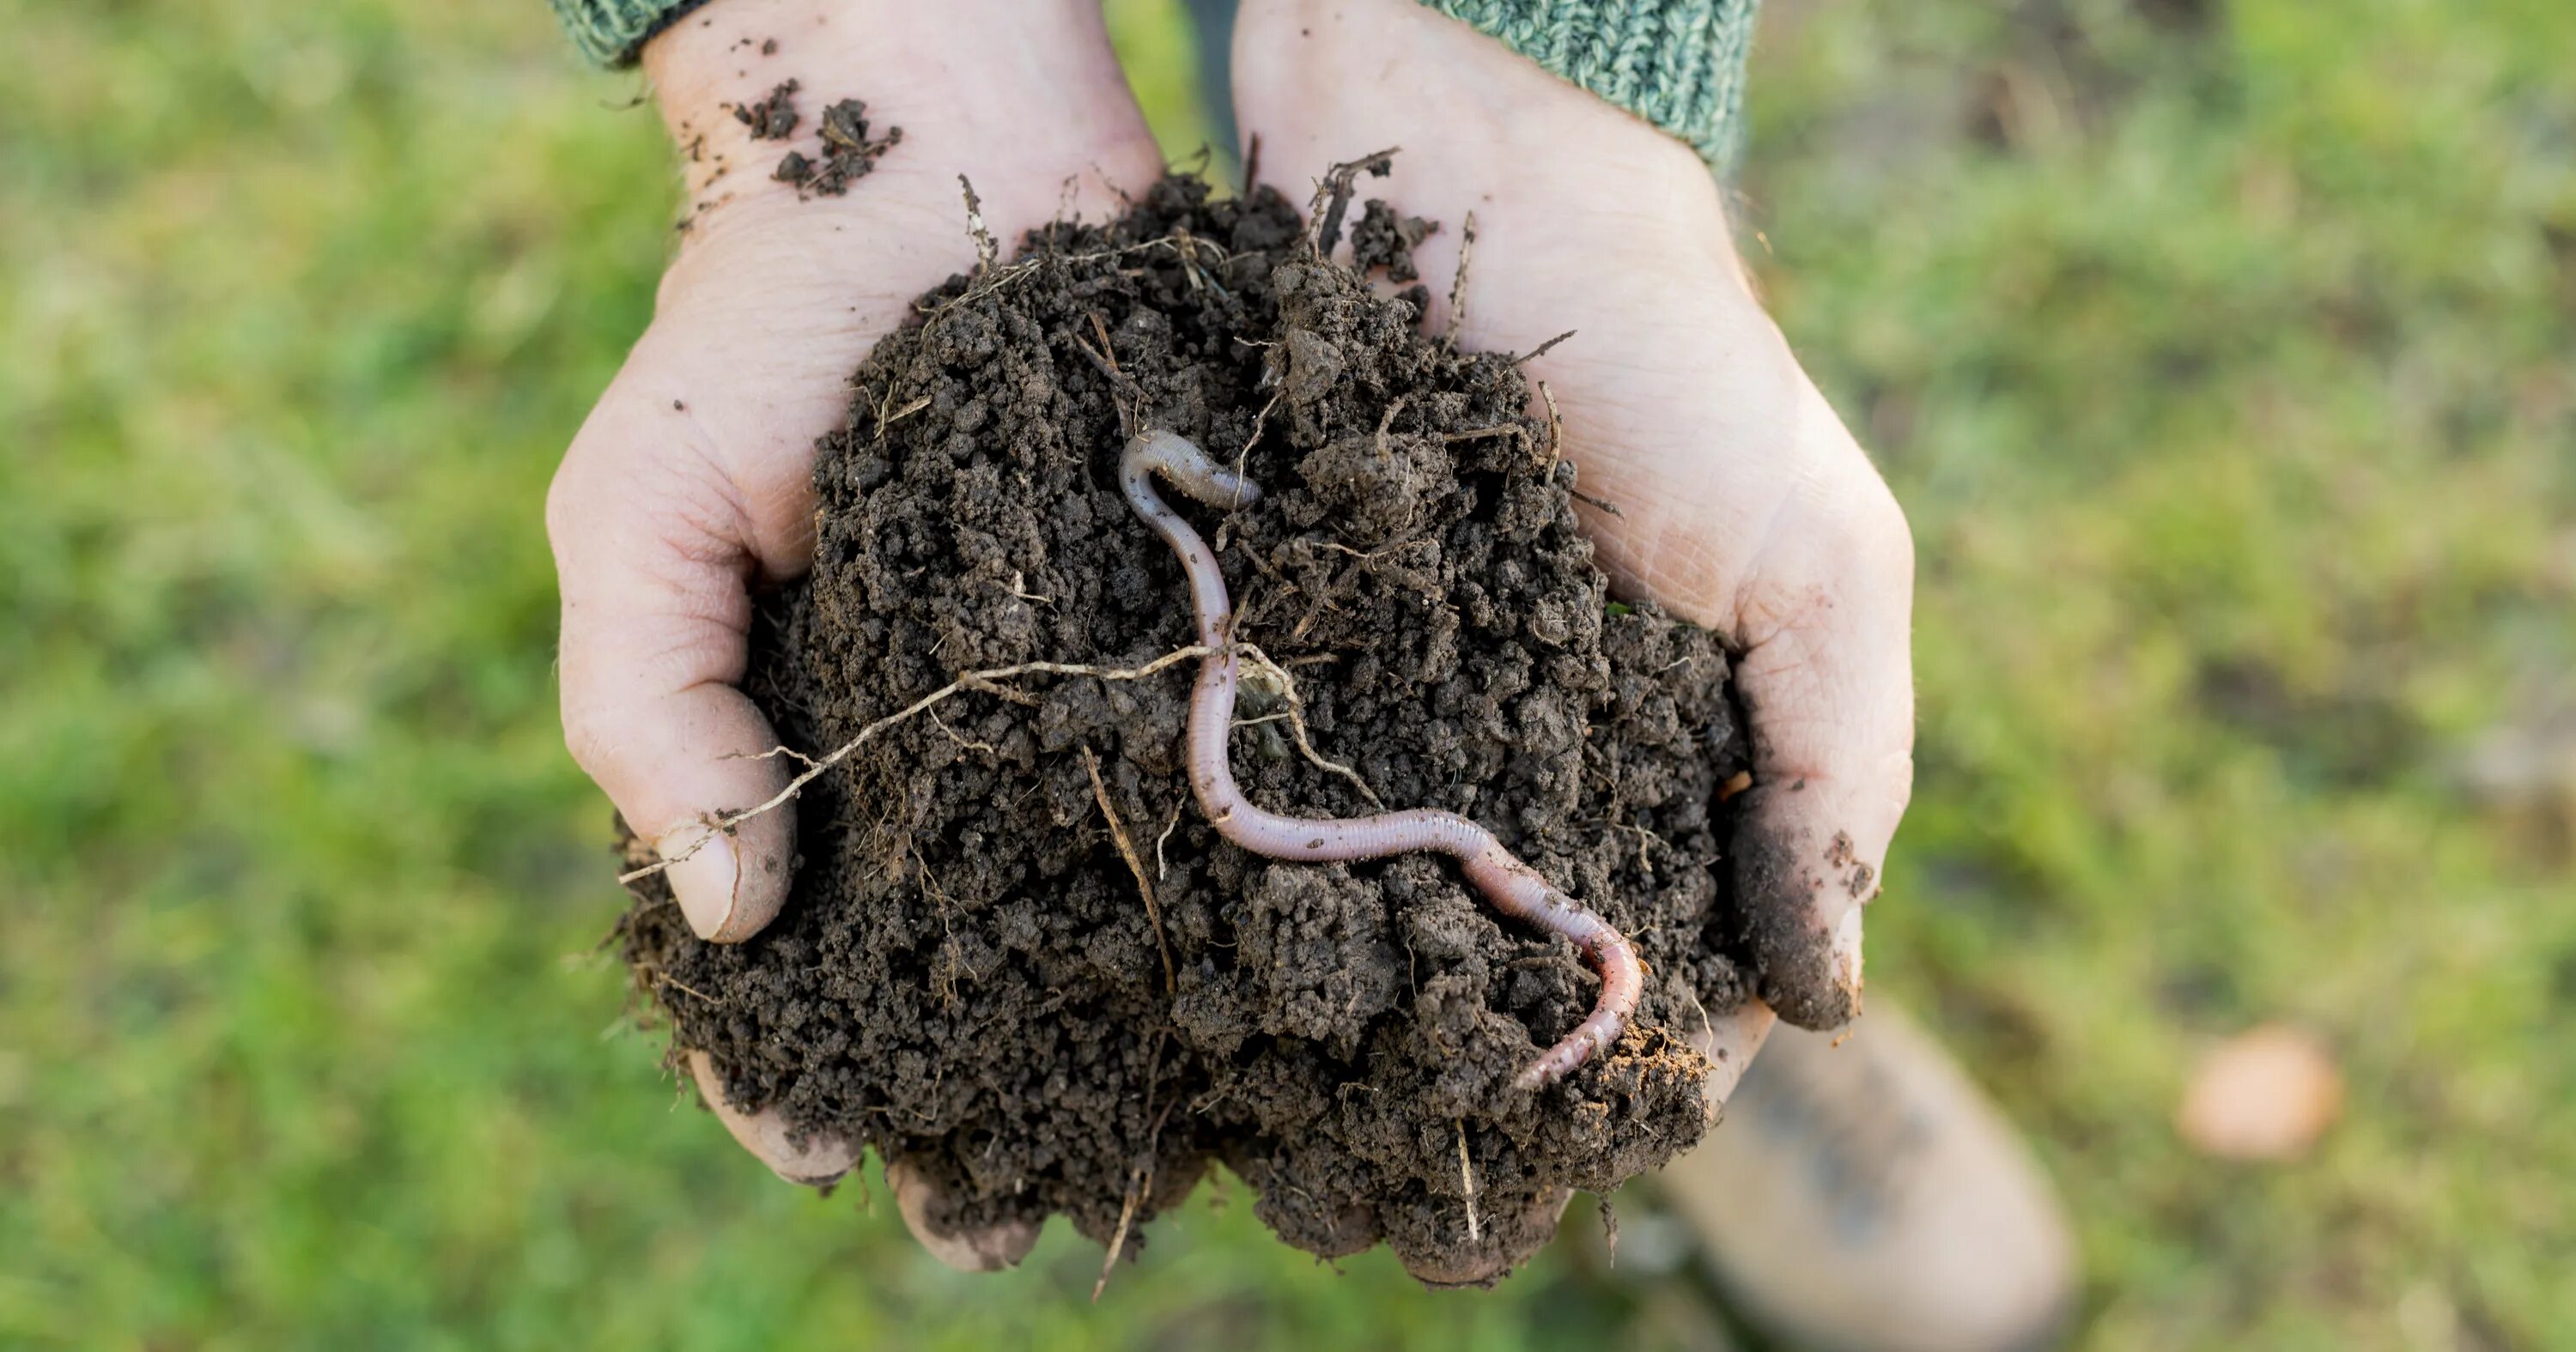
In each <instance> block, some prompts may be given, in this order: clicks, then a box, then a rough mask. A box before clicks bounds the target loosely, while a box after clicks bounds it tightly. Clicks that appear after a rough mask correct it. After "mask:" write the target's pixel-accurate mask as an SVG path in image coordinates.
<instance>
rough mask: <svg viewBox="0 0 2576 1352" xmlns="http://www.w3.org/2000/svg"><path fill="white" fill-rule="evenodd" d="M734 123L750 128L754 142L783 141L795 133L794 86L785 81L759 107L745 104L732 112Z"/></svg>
mask: <svg viewBox="0 0 2576 1352" xmlns="http://www.w3.org/2000/svg"><path fill="white" fill-rule="evenodd" d="M733 117H734V120H735V121H736V122H739V123H741V124H742V125H744V126H746V127H749V128H751V139H753V140H755V141H784V140H786V139H787V138H788V136H789V135H790V134H792V133H793V132H794V131H795V130H796V123H797V121H798V118H797V115H796V82H795V81H794V80H787V81H783V82H781V83H780V84H779V85H778V87H777V88H775V89H772V90H770V91H769V93H768V94H767V95H766V96H765V97H763V98H762V99H761V100H760V102H758V103H746V104H743V105H742V106H741V107H738V108H736V109H734V110H733Z"/></svg>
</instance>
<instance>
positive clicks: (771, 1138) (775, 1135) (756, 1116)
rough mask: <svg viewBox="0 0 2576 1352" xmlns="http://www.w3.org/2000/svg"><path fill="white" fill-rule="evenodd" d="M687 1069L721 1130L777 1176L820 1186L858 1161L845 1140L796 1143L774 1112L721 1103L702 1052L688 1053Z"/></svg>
mask: <svg viewBox="0 0 2576 1352" xmlns="http://www.w3.org/2000/svg"><path fill="white" fill-rule="evenodd" d="M689 1073H690V1074H691V1075H692V1076H695V1077H696V1079H697V1081H698V1097H699V1098H701V1099H703V1100H705V1101H706V1105H707V1107H708V1108H709V1109H710V1110H711V1111H713V1112H714V1113H715V1115H716V1120H717V1121H719V1122H722V1123H724V1129H725V1131H726V1132H727V1133H728V1134H730V1135H731V1136H732V1137H733V1139H734V1140H735V1142H736V1143H738V1144H740V1145H741V1146H742V1148H743V1149H745V1150H748V1151H750V1152H751V1153H752V1155H753V1157H754V1158H756V1159H758V1160H759V1161H760V1162H761V1163H763V1164H766V1165H768V1166H769V1169H770V1172H772V1173H774V1174H776V1175H778V1176H779V1177H780V1178H783V1179H786V1180H787V1181H788V1182H790V1183H802V1184H804V1185H806V1186H808V1187H820V1186H822V1185H823V1184H826V1183H830V1182H832V1181H834V1180H836V1179H838V1178H840V1176H841V1175H843V1174H846V1173H848V1172H849V1171H850V1170H851V1169H852V1168H853V1167H855V1166H856V1165H857V1164H858V1162H859V1152H858V1151H857V1150H856V1149H854V1148H853V1147H851V1146H850V1145H848V1144H847V1143H846V1142H842V1141H836V1140H829V1139H826V1138H823V1137H819V1136H818V1137H812V1138H809V1139H807V1140H804V1141H802V1142H800V1141H798V1140H797V1139H796V1136H795V1133H794V1132H792V1131H790V1130H788V1127H787V1124H786V1123H785V1122H784V1121H782V1120H780V1118H779V1116H778V1114H776V1113H765V1112H764V1113H746V1112H744V1111H742V1110H741V1109H739V1108H736V1107H734V1106H733V1105H732V1104H731V1103H728V1102H726V1101H725V1090H724V1077H722V1076H720V1075H718V1074H716V1064H715V1059H714V1058H713V1057H710V1056H708V1055H707V1054H706V1053H705V1052H702V1051H694V1050H693V1051H691V1052H690V1053H689Z"/></svg>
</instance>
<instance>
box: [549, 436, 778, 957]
mask: <svg viewBox="0 0 2576 1352" xmlns="http://www.w3.org/2000/svg"><path fill="white" fill-rule="evenodd" d="M632 407H633V405H632V404H631V402H630V403H629V404H627V405H625V406H623V408H620V409H612V408H611V407H610V406H609V405H605V404H604V405H603V406H602V408H601V410H600V411H599V412H597V413H595V414H594V415H593V417H592V422H591V425H589V426H586V427H585V428H584V429H583V432H582V435H581V436H579V437H577V438H576V439H575V440H574V443H573V446H572V449H571V450H570V451H569V452H567V453H566V455H565V457H564V463H563V467H562V469H560V470H559V471H558V472H557V473H556V476H555V481H554V486H553V488H552V490H551V491H550V492H549V493H548V495H547V499H546V527H547V533H548V535H549V536H550V537H551V538H552V540H553V543H554V552H555V568H556V573H557V576H558V579H559V582H560V585H561V588H562V592H563V639H562V642H563V648H562V681H563V724H564V741H565V744H566V745H567V746H568V747H569V748H570V749H571V751H572V755H573V759H574V760H575V761H578V762H579V763H580V765H581V767H582V769H583V770H584V771H586V772H587V773H588V774H589V775H590V777H591V778H592V779H593V780H596V781H597V782H598V784H599V786H600V788H601V789H602V790H604V791H605V792H606V793H607V794H608V797H609V800H610V801H611V802H613V803H615V804H616V805H617V810H618V811H619V812H620V813H621V814H623V815H624V816H625V818H626V823H627V825H628V826H629V827H630V828H632V829H633V830H634V831H635V833H636V834H637V835H638V836H640V837H642V838H643V839H645V840H647V841H650V842H652V843H653V846H654V848H655V850H656V851H657V852H659V853H660V854H661V856H662V857H663V859H664V860H665V861H666V862H667V863H668V864H669V868H668V876H669V881H670V885H671V892H672V895H673V897H675V898H676V899H677V900H678V902H679V904H680V909H681V911H682V913H683V914H685V915H686V916H687V917H688V921H689V927H690V928H691V929H692V930H694V931H696V932H697V934H698V936H699V937H700V938H703V939H708V940H711V941H713V942H716V943H738V942H740V941H741V940H744V939H747V938H750V937H751V936H752V935H754V934H757V933H759V932H760V930H761V929H762V927H764V926H766V925H767V924H768V923H769V922H770V920H771V919H772V918H773V917H775V916H776V915H777V914H778V911H779V908H780V906H781V905H783V904H784V903H785V901H786V898H787V890H788V885H789V883H790V881H791V880H792V878H791V875H792V873H793V871H794V867H795V858H796V814H795V809H794V807H793V806H792V805H789V804H781V805H780V806H779V807H777V808H775V809H773V810H770V811H766V812H761V813H759V814H758V815H756V816H752V817H749V818H747V819H744V820H741V821H740V822H738V823H735V824H732V825H723V823H724V822H726V821H727V819H729V818H731V817H733V816H734V815H736V814H739V813H741V812H743V811H745V810H747V809H751V808H755V807H758V806H760V805H761V804H764V803H767V802H769V801H770V800H771V799H772V798H774V797H776V796H777V795H778V794H779V793H780V792H781V791H783V790H784V789H785V788H786V786H787V782H788V780H789V778H790V773H791V768H792V767H790V766H789V765H788V764H787V762H786V760H785V759H784V758H783V757H779V756H775V755H770V754H768V753H770V752H772V751H773V750H774V749H775V748H776V747H777V746H778V735H777V733H776V732H774V731H773V730H772V729H771V728H770V726H769V720H768V719H767V718H765V717H763V716H762V715H761V713H760V711H759V710H758V709H757V708H755V707H753V705H752V703H751V701H750V699H749V698H747V697H746V696H744V694H743V693H742V692H741V691H740V690H739V689H736V688H735V683H736V682H738V681H740V680H741V679H742V675H743V671H744V668H745V666H746V663H747V648H746V644H747V640H748V635H749V631H750V624H751V598H750V595H749V593H748V591H747V590H746V587H747V584H748V582H749V579H750V577H751V575H752V571H753V562H754V556H753V553H752V551H751V548H750V547H749V545H748V544H747V543H746V542H747V541H748V540H750V539H751V538H752V537H753V532H752V531H751V529H750V526H751V523H750V522H749V521H748V520H746V519H745V514H744V512H743V510H742V508H741V507H740V505H739V504H740V501H741V499H740V496H739V495H738V494H736V493H735V492H734V491H733V490H732V487H731V486H730V485H729V484H728V483H726V482H725V481H724V479H723V477H722V475H721V473H720V472H719V471H717V470H716V469H715V468H714V467H713V466H714V461H713V460H712V459H711V458H709V457H705V456H702V455H696V454H693V453H687V452H686V451H685V445H686V441H685V438H684V437H681V436H677V435H675V431H676V429H674V428H669V427H660V428H654V427H645V426H637V425H635V424H636V422H637V419H636V418H635V416H634V415H633V414H632V413H631V412H628V411H626V410H627V409H631V408H632ZM638 447H644V448H653V447H668V448H671V449H669V450H654V449H645V450H641V451H639V450H637V449H635V448H638Z"/></svg>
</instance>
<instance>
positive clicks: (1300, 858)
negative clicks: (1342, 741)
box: [1118, 431, 1645, 1089]
mask: <svg viewBox="0 0 2576 1352" xmlns="http://www.w3.org/2000/svg"><path fill="white" fill-rule="evenodd" d="M1118 472H1119V474H1118V477H1119V486H1120V487H1121V488H1123V489H1124V490H1125V491H1126V494H1127V502H1128V504H1129V505H1130V506H1132V507H1134V508H1135V509H1136V515H1138V516H1140V517H1143V518H1144V519H1145V524H1146V525H1149V526H1151V527H1153V528H1154V531H1155V533H1156V534H1158V535H1160V536H1162V537H1163V541H1164V543H1166V544H1169V545H1170V546H1171V547H1172V552H1173V553H1175V554H1177V555H1179V556H1180V559H1181V571H1183V572H1185V573H1187V574H1189V579H1190V602H1191V604H1192V606H1193V607H1194V608H1195V609H1196V611H1197V613H1198V626H1199V644H1200V646H1202V647H1204V648H1206V649H1207V650H1208V655H1207V656H1206V657H1204V658H1202V659H1200V662H1199V680H1198V686H1197V689H1196V690H1195V691H1194V692H1193V693H1192V695H1191V696H1190V728H1189V737H1190V741H1189V767H1190V789H1191V792H1192V793H1193V794H1195V795H1196V796H1197V798H1198V802H1199V811H1201V812H1203V813H1205V814H1206V815H1207V819H1208V821H1209V822H1210V823H1211V824H1212V825H1214V826H1215V827H1216V829H1217V834H1219V835H1221V836H1224V837H1225V838H1226V839H1228V840H1230V841H1233V842H1234V843H1235V844H1237V845H1240V846H1242V847H1243V848H1244V849H1247V850H1250V851H1251V852H1253V853H1254V854H1258V855H1263V856H1265V857H1268V858H1271V859H1281V860H1288V861H1291V862H1304V863H1318V864H1327V863H1334V862H1349V861H1354V860H1361V859H1383V858H1386V857H1387V856H1389V855H1396V854H1410V853H1412V852H1414V851H1416V850H1427V851H1432V852H1436V853H1439V854H1445V855H1447V856H1449V857H1450V858H1452V859H1455V860H1457V861H1458V864H1459V867H1460V868H1461V869H1463V870H1464V871H1465V873H1466V875H1467V881H1468V882H1470V883H1473V884H1474V885H1475V887H1476V890H1477V891H1479V892H1482V893H1484V894H1485V900H1486V901H1488V902H1490V903H1492V905H1493V907H1494V909H1495V910H1497V911H1500V912H1502V913H1503V914H1505V915H1508V916H1513V917H1516V918H1518V919H1521V920H1524V921H1527V922H1528V923H1530V924H1532V925H1535V926H1537V927H1538V928H1540V929H1543V930H1546V931H1547V932H1548V933H1550V934H1561V935H1564V936H1565V937H1566V938H1568V939H1570V940H1572V941H1573V942H1574V946H1575V947H1576V948H1579V949H1581V950H1583V952H1584V954H1585V956H1587V957H1588V958H1590V959H1591V961H1592V967H1593V970H1594V971H1596V972H1598V973H1600V975H1601V996H1600V999H1599V1000H1598V1001H1597V1002H1596V1003H1595V1004H1594V1006H1593V1009H1592V1013H1591V1016H1590V1017H1588V1018H1586V1019H1584V1021H1583V1022H1582V1023H1580V1024H1577V1025H1575V1028H1574V1031H1573V1032H1571V1033H1568V1034H1566V1035H1565V1038H1564V1039H1563V1040H1562V1041H1560V1042H1558V1043H1557V1044H1556V1045H1555V1046H1553V1047H1550V1048H1548V1049H1547V1050H1546V1051H1544V1052H1542V1053H1540V1054H1539V1057H1538V1059H1537V1060H1535V1061H1532V1062H1531V1063H1530V1064H1529V1067H1528V1068H1527V1069H1525V1070H1523V1071H1522V1072H1521V1073H1520V1075H1519V1077H1518V1078H1517V1079H1515V1080H1514V1081H1513V1085H1514V1087H1515V1088H1519V1089H1539V1088H1543V1087H1545V1086H1547V1085H1550V1084H1553V1083H1555V1082H1556V1081H1558V1080H1560V1079H1563V1078H1564V1077H1565V1076H1566V1075H1567V1074H1568V1073H1570V1072H1572V1071H1573V1070H1574V1068H1575V1067H1577V1066H1580V1065H1582V1064H1583V1063H1584V1062H1585V1061H1587V1060H1590V1059H1591V1057H1592V1055H1593V1053H1595V1052H1597V1051H1600V1050H1601V1049H1603V1048H1605V1047H1608V1046H1609V1045H1610V1044H1611V1043H1613V1042H1616V1041H1618V1039H1619V1034H1620V1031H1621V1030H1622V1029H1624V1028H1626V1027H1627V1024H1628V1016H1629V1015H1630V1014H1631V1013H1633V1012H1634V1011H1635V1010H1636V1008H1637V997H1638V995H1639V994H1640V993H1641V992H1642V991H1643V990H1644V988H1645V972H1644V969H1643V968H1642V967H1641V966H1639V964H1638V962H1637V951H1636V949H1634V948H1633V947H1631V946H1630V945H1629V943H1628V940H1627V938H1626V936H1624V935H1622V934H1620V933H1619V931H1618V930H1616V929H1614V928H1612V927H1611V925H1610V922H1609V921H1606V920H1603V919H1602V918H1601V917H1600V916H1599V915H1597V914H1595V913H1593V912H1592V911H1591V910H1589V909H1587V908H1586V907H1584V906H1583V905H1582V904H1581V903H1580V902H1577V901H1576V900H1574V899H1573V898H1572V897H1569V896H1567V895H1566V894H1564V893H1563V892H1560V891H1558V890H1556V889H1555V888H1554V887H1551V886H1549V885H1548V882H1547V880H1546V879H1545V878H1542V877H1540V876H1539V872H1538V870H1537V869H1534V868H1531V867H1530V866H1529V865H1527V864H1524V863H1522V862H1521V861H1520V860H1519V859H1517V858H1514V857H1513V855H1512V852H1511V851H1509V850H1506V849H1504V848H1503V843H1502V842H1501V841H1499V840H1496V839H1495V838H1494V833H1493V832H1491V831H1488V830H1486V829H1485V828H1484V827H1481V826H1478V825H1477V824H1476V823H1474V822H1472V821H1469V820H1468V819H1466V818H1465V817H1461V816H1459V815H1458V814H1457V813H1454V812H1441V811H1436V810H1434V809H1430V808H1414V809H1411V810H1409V811H1404V812H1385V813H1380V814H1378V815H1376V816H1370V817H1352V818H1344V819H1339V820H1329V821H1316V820H1311V819H1308V818H1304V817H1283V816H1280V815H1279V814H1277V813H1275V812H1265V811H1263V810H1262V809H1260V808H1258V807H1255V806H1253V804H1252V802H1251V801H1250V800H1249V799H1247V798H1245V797H1244V796H1243V790H1242V789H1241V788H1239V787H1237V786H1236V785H1235V782H1234V770H1233V767H1232V766H1230V765H1229V764H1228V763H1227V757H1226V736H1227V734H1228V733H1229V732H1230V731H1232V729H1233V727H1234V691H1235V683H1236V680H1237V679H1238V677H1239V676H1240V675H1241V664H1240V663H1239V662H1238V661H1237V659H1236V656H1235V653H1234V648H1233V645H1232V643H1231V642H1230V641H1229V640H1230V638H1231V635H1230V634H1229V633H1228V632H1227V631H1228V629H1229V628H1230V627H1231V625H1232V623H1233V616H1232V614H1231V609H1232V607H1231V604H1230V603H1229V602H1228V601H1227V599H1226V592H1225V575H1224V574H1223V573H1222V572H1220V571H1219V570H1218V568H1217V564H1216V555H1215V554H1213V553H1211V552H1210V551H1209V550H1208V547H1207V542H1206V541H1204V540H1202V539H1200V538H1199V533H1198V532H1197V531H1195V530H1193V529H1191V528H1190V524H1189V523H1188V522H1186V521H1183V520H1182V519H1181V518H1180V515H1179V513H1176V512H1174V511H1173V510H1172V509H1171V507H1170V506H1169V505H1168V504H1166V503H1165V502H1164V501H1163V499H1162V496H1161V495H1160V494H1158V493H1156V492H1155V491H1154V483H1153V479H1154V475H1156V474H1157V473H1159V474H1161V475H1162V476H1163V477H1164V478H1166V479H1169V480H1171V482H1172V486H1173V487H1175V488H1178V489H1179V490H1181V491H1182V492H1183V493H1186V494H1188V495H1189V496H1190V497H1191V498H1193V499H1195V500H1197V501H1198V502H1200V503H1202V504H1204V505H1206V506H1209V507H1221V508H1233V507H1238V506H1241V505H1243V504H1245V503H1250V502H1254V501H1258V500H1259V499H1260V497H1261V486H1260V485H1258V484H1256V483H1253V482H1252V481H1251V480H1249V479H1246V478H1244V477H1243V476H1242V475H1240V474H1236V473H1235V472H1233V471H1232V470H1229V469H1227V468H1225V467H1224V466H1223V465H1220V464H1218V463H1216V462H1215V461H1213V460H1211V459H1209V458H1208V455H1207V452H1205V451H1202V450H1200V449H1199V448H1198V446H1197V445H1196V444H1195V443H1193V442H1191V441H1190V440H1189V439H1188V438H1186V437H1183V436H1181V435H1179V434H1177V433H1174V432H1166V431H1149V432H1145V433H1143V434H1141V435H1139V436H1137V437H1136V438H1135V439H1134V440H1132V441H1130V442H1128V443H1127V450H1126V453H1125V454H1124V455H1123V456H1121V457H1120V459H1119V464H1118Z"/></svg>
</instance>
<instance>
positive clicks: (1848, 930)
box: [1831, 903, 1861, 1012]
mask: <svg viewBox="0 0 2576 1352" xmlns="http://www.w3.org/2000/svg"><path fill="white" fill-rule="evenodd" d="M1860 911H1861V908H1860V906H1859V905H1858V904H1857V903H1855V904H1854V905H1853V906H1852V907H1851V909H1849V910H1847V911H1844V912H1843V918H1842V920H1841V922H1840V923H1838V924H1836V925H1835V926H1834V942H1833V953H1832V958H1831V961H1832V962H1833V965H1834V980H1835V983H1836V984H1838V985H1840V986H1841V987H1842V988H1843V989H1844V990H1847V991H1850V992H1851V994H1852V1009H1853V1010H1854V1012H1857V1011H1858V1010H1859V1009H1860V985H1861V982H1860Z"/></svg>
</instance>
